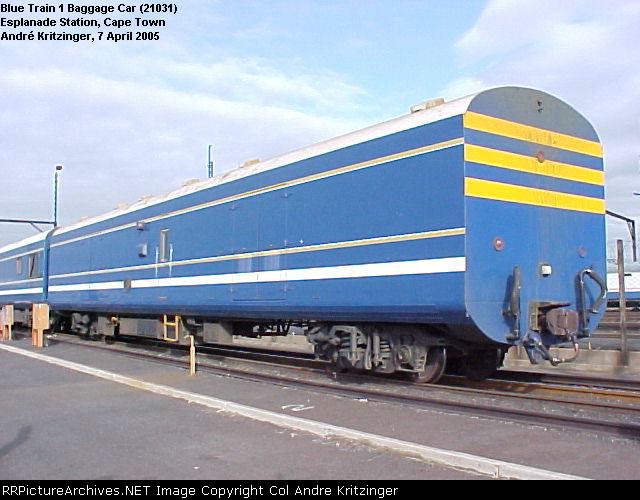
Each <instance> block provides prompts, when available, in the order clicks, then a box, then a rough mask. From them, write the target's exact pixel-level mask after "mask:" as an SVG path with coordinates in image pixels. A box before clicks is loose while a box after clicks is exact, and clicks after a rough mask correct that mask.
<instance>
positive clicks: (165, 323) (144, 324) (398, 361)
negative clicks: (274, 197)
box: [54, 312, 505, 383]
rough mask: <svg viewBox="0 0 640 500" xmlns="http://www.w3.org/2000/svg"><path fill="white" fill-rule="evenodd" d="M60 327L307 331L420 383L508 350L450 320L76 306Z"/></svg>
mask: <svg viewBox="0 0 640 500" xmlns="http://www.w3.org/2000/svg"><path fill="white" fill-rule="evenodd" d="M54 328H55V329H57V330H58V331H67V332H72V333H75V334H78V335H81V336H85V337H104V338H105V339H109V338H112V337H116V336H130V337H146V338H153V339H157V340H163V341H166V342H172V343H179V344H185V345H186V344H188V343H189V336H193V337H194V339H195V340H196V342H197V343H200V344H211V345H231V344H233V343H234V342H235V340H236V339H238V338H261V337H275V336H282V337H283V336H287V335H291V334H296V335H300V336H302V335H304V336H306V338H307V340H308V341H309V343H310V344H311V345H313V348H314V353H315V355H316V357H317V358H318V359H321V360H325V361H330V362H331V363H332V364H333V365H334V366H335V367H336V369H337V370H341V371H348V370H354V371H368V372H373V373H380V374H387V375H390V374H393V373H401V374H404V375H405V376H406V378H408V379H409V380H412V381H415V382H420V383H436V382H437V381H438V380H439V379H440V378H441V377H442V376H443V374H444V373H445V371H448V372H454V373H459V374H462V375H465V376H467V377H468V378H470V379H474V380H480V379H484V378H487V377H490V376H491V375H493V374H494V373H495V371H496V370H497V369H498V368H499V367H500V366H501V365H502V362H503V360H504V354H505V351H504V350H503V349H501V348H499V347H498V346H496V347H495V348H492V347H482V348H477V347H472V346H469V345H467V344H463V343H460V342H455V341H452V336H451V334H450V332H449V331H448V330H447V328H446V327H445V326H429V327H426V326H415V325H397V324H330V323H310V322H290V321H275V322H272V323H259V324H257V323H255V322H251V321H235V322H234V321H225V322H214V321H213V320H209V319H198V318H184V317H181V316H162V317H161V318H159V319H158V318H157V317H156V318H149V317H137V318H136V317H123V316H118V315H100V316H96V315H95V314H90V313H78V312H75V313H63V314H56V315H55V323H54Z"/></svg>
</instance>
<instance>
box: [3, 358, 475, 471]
mask: <svg viewBox="0 0 640 500" xmlns="http://www.w3.org/2000/svg"><path fill="white" fill-rule="evenodd" d="M128 361H129V363H131V360H128ZM0 367H1V368H0V373H1V376H2V386H1V388H0V398H2V401H3V408H2V412H1V413H2V425H0V479H1V480H8V479H27V480H33V479H40V480H41V479H93V480H97V479H138V480H144V479H208V480H211V479H337V478H339V479H345V480H346V479H380V478H387V479H392V478H393V479H395V478H397V479H415V478H424V479H466V478H476V477H477V476H476V475H472V474H468V473H463V472H459V471H456V470H453V469H448V468H445V467H438V466H429V465H426V464H424V463H420V462H416V461H415V460H411V459H409V458H406V457H402V456H398V455H395V454H382V453H379V452H378V451H376V450H373V449H370V448H367V447H365V446H360V445H357V444H351V443H345V442H332V441H327V440H321V439H318V438H315V437H313V436H308V435H301V434H296V433H290V432H286V431H284V430H282V429H278V428H275V427H273V426H271V425H268V424H264V423H260V422H255V421H252V420H249V419H239V418H234V417H229V416H225V415H224V414H218V413H215V412H212V411H210V410H207V409H203V408H199V407H197V406H192V405H189V404H186V403H183V402H179V401H175V400H173V399H171V398H166V397H162V396H157V395H154V394H149V393H146V392H142V391H136V390H135V389H130V388H126V387H122V386H120V385H117V384H113V383H109V382H106V381H103V380H98V379H95V378H92V377H90V376H87V375H82V374H78V373H75V372H72V371H69V370H65V369H63V368H59V367H55V366H51V365H48V364H46V363H42V362H39V361H34V360H31V359H25V358H21V357H19V356H15V355H12V354H8V353H5V352H0ZM145 368H146V369H147V370H143V371H146V372H147V374H149V375H151V374H154V375H155V378H158V377H160V378H165V377H170V378H173V380H174V382H177V381H180V382H186V381H187V380H186V379H185V374H184V373H181V372H180V371H177V370H175V371H174V370H172V369H168V370H167V372H166V373H158V370H157V367H155V366H153V365H151V366H146V367H145ZM203 378H204V377H203Z"/></svg>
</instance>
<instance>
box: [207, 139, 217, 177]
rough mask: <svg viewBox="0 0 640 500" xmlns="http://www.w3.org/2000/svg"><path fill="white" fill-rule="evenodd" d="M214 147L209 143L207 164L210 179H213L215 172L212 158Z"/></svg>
mask: <svg viewBox="0 0 640 500" xmlns="http://www.w3.org/2000/svg"><path fill="white" fill-rule="evenodd" d="M212 148H213V146H212V145H209V161H208V163H207V166H208V168H209V171H208V175H209V179H211V178H212V177H213V176H214V173H215V172H214V171H213V160H212V158H211V149H212Z"/></svg>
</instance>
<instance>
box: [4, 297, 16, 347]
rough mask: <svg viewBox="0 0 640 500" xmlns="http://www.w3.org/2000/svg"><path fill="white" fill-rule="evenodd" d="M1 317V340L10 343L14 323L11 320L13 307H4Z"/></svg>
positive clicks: (12, 319)
mask: <svg viewBox="0 0 640 500" xmlns="http://www.w3.org/2000/svg"><path fill="white" fill-rule="evenodd" d="M2 313H3V314H2V316H3V318H4V328H3V332H2V334H3V338H4V340H7V341H11V340H13V332H12V329H13V323H14V318H13V306H12V305H8V306H4V307H3V308H2Z"/></svg>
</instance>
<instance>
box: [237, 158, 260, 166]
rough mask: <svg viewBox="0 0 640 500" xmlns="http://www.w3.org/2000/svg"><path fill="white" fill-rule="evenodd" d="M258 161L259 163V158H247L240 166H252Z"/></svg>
mask: <svg viewBox="0 0 640 500" xmlns="http://www.w3.org/2000/svg"><path fill="white" fill-rule="evenodd" d="M258 163H260V160H258V159H255V160H247V161H245V162H244V163H243V164H242V165H240V168H247V167H252V166H253V165H257V164H258Z"/></svg>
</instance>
